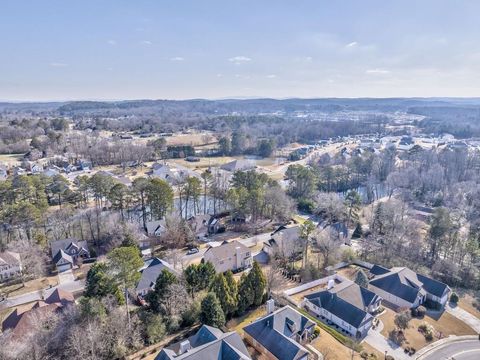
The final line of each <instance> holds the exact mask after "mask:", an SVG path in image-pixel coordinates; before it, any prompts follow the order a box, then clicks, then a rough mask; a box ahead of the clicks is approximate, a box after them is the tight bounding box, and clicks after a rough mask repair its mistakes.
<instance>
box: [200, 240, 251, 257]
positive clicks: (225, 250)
mask: <svg viewBox="0 0 480 360" xmlns="http://www.w3.org/2000/svg"><path fill="white" fill-rule="evenodd" d="M236 248H240V250H241V251H242V252H243V253H245V252H248V251H250V249H249V248H248V247H246V246H245V245H243V244H242V243H241V242H238V241H237V240H233V241H231V242H226V241H224V242H223V243H222V245H220V246H215V247H210V248H209V249H208V250H207V252H210V253H211V254H212V255H213V256H215V257H216V258H217V259H225V258H227V257H229V256H232V255H234V254H235V253H236V251H235V249H236Z"/></svg>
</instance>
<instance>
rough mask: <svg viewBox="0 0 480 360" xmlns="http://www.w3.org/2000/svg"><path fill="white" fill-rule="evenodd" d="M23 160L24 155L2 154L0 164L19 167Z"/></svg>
mask: <svg viewBox="0 0 480 360" xmlns="http://www.w3.org/2000/svg"><path fill="white" fill-rule="evenodd" d="M22 158H23V154H0V164H5V165H8V166H15V165H18V164H19V163H20V162H21V161H22Z"/></svg>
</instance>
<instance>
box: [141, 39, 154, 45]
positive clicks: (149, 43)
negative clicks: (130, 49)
mask: <svg viewBox="0 0 480 360" xmlns="http://www.w3.org/2000/svg"><path fill="white" fill-rule="evenodd" d="M142 44H143V45H152V42H151V41H150V40H143V41H142Z"/></svg>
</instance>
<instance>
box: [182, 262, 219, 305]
mask: <svg viewBox="0 0 480 360" xmlns="http://www.w3.org/2000/svg"><path fill="white" fill-rule="evenodd" d="M183 275H184V277H185V282H186V283H187V290H188V292H189V293H190V294H191V295H192V297H193V296H194V295H195V294H196V293H198V292H199V291H201V290H205V289H207V288H208V287H209V286H210V284H211V283H212V281H213V279H214V277H215V267H214V266H213V264H212V263H210V262H206V263H200V264H191V265H189V266H187V268H186V269H185V270H184V271H183Z"/></svg>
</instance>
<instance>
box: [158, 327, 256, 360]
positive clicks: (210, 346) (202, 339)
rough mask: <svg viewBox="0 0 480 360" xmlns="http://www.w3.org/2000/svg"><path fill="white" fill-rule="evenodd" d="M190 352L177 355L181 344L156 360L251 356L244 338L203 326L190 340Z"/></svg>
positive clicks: (242, 359)
mask: <svg viewBox="0 0 480 360" xmlns="http://www.w3.org/2000/svg"><path fill="white" fill-rule="evenodd" d="M188 341H189V343H190V346H191V348H190V350H188V351H187V352H185V353H183V354H181V355H177V354H178V353H179V350H180V343H176V344H174V345H172V346H169V347H167V348H164V349H163V350H162V351H161V352H160V353H159V354H158V355H157V357H156V358H155V360H171V359H176V360H187V359H188V360H207V359H215V360H249V359H251V358H250V355H249V353H248V350H247V348H246V346H245V344H244V343H243V341H242V338H241V337H240V335H238V333H236V332H235V331H233V332H228V333H223V332H222V331H221V330H219V329H217V328H214V327H211V326H206V325H203V326H202V327H201V328H200V330H198V332H197V333H196V334H195V335H193V336H192V337H190V338H189V339H188Z"/></svg>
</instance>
